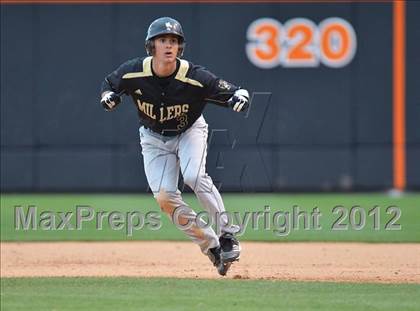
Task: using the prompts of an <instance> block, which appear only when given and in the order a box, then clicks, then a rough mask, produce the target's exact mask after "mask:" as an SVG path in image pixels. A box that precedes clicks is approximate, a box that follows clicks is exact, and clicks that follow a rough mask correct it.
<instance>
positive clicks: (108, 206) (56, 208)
mask: <svg viewBox="0 0 420 311" xmlns="http://www.w3.org/2000/svg"><path fill="white" fill-rule="evenodd" d="M184 197H185V200H186V201H187V202H188V203H189V204H190V206H191V207H192V208H194V209H195V210H200V208H199V206H198V203H197V200H196V199H195V197H194V196H193V195H191V194H188V195H185V196H184ZM223 198H224V202H225V205H226V207H227V209H228V211H230V212H239V213H240V214H239V215H240V216H241V217H243V216H244V214H245V212H257V211H260V212H263V211H264V206H270V214H268V213H267V215H268V216H269V220H270V221H269V222H268V224H269V225H270V228H269V229H268V230H264V227H263V217H261V218H260V219H259V221H256V222H255V223H254V225H255V228H256V230H254V229H253V227H252V217H251V218H250V219H249V223H248V226H247V230H246V231H245V233H244V235H243V236H242V238H241V239H242V240H252V241H273V242H276V241H360V242H420V194H419V193H414V194H407V195H405V196H403V197H399V198H391V197H389V196H387V195H386V194H379V193H373V194H225V195H223ZM18 205H19V206H22V207H23V208H24V210H25V211H26V209H27V208H28V206H29V205H34V206H36V207H37V213H36V214H37V216H38V223H39V220H40V219H39V216H40V213H41V212H42V211H52V212H70V211H73V212H75V210H76V207H77V206H78V205H83V206H90V207H92V208H93V209H94V210H95V211H107V212H110V211H120V212H122V213H123V214H124V215H125V214H126V213H127V212H132V211H139V212H140V213H142V214H143V215H144V214H145V213H147V212H149V211H154V212H155V214H156V215H157V216H159V217H160V220H161V223H162V227H161V228H160V229H159V230H151V229H150V228H149V227H147V226H144V227H143V228H142V229H140V230H135V231H133V235H132V236H127V226H126V225H125V224H122V225H121V228H120V229H119V230H113V229H111V227H110V226H109V224H108V223H107V220H106V217H105V218H104V223H103V229H102V230H96V229H95V226H96V224H97V222H96V220H93V221H91V222H90V223H83V224H82V227H81V229H80V230H75V229H73V230H68V229H65V230H43V229H41V228H39V227H38V228H37V229H36V230H32V229H30V230H23V229H22V228H20V229H19V230H16V229H15V214H14V213H15V206H18ZM337 205H342V206H343V207H344V208H345V209H346V210H348V211H349V210H350V209H351V208H352V206H354V205H359V206H361V208H362V209H363V210H365V212H366V224H365V225H364V228H363V229H362V230H355V229H354V228H352V227H351V226H349V228H348V230H345V231H334V230H332V229H331V227H332V224H333V223H334V221H335V220H336V219H337V218H338V217H339V215H338V214H334V213H333V212H332V210H333V208H334V207H335V206H337ZM293 206H299V210H300V211H306V212H308V213H310V212H311V211H312V210H313V209H314V208H315V207H318V208H319V210H320V212H321V213H322V215H321V216H320V218H319V219H320V226H321V228H322V229H320V230H315V229H314V228H313V226H312V227H310V228H309V230H305V229H304V228H303V219H301V220H300V222H299V228H296V227H295V228H293V227H291V223H290V222H289V225H290V226H289V228H290V232H289V234H284V236H280V235H279V232H278V231H276V230H275V229H276V228H279V227H280V225H282V224H283V222H284V219H285V218H283V217H280V218H279V219H278V222H277V224H278V225H277V226H276V223H275V222H273V214H274V213H275V212H277V211H283V212H286V211H288V212H291V211H292V209H293ZM375 206H379V207H378V209H379V212H380V222H379V224H378V230H375V229H374V228H373V216H368V215H367V214H368V211H369V210H371V209H372V208H374V207H375ZM389 206H397V207H398V208H399V209H400V210H401V217H400V218H399V219H398V221H397V223H398V224H399V225H401V230H386V229H385V225H386V223H387V222H389V221H390V220H391V218H392V215H390V214H387V213H386V209H387V208H388V207H389ZM74 218H75V217H73V218H72V222H71V223H72V224H73V227H74V225H75V221H74V220H75V219H74ZM59 220H60V219H58V220H57V223H56V225H58V223H59V222H60V221H59ZM309 220H310V218H309ZM356 220H357V219H356ZM310 222H311V221H310ZM135 223H136V221H135ZM343 223H345V224H349V218H348V217H347V218H346V219H345V220H344V222H343ZM44 224H45V223H44ZM310 225H313V224H312V223H310ZM1 239H2V240H3V241H46V240H51V241H52V240H184V239H186V238H185V237H184V235H183V233H182V232H180V231H179V230H178V229H177V228H175V226H174V225H173V224H171V223H170V222H169V219H168V218H167V217H166V215H163V214H161V213H160V210H159V208H158V206H157V204H156V202H155V200H154V199H153V197H152V195H150V194H143V195H126V194H121V195H98V194H92V195H89V194H81V195H78V194H49V195H48V194H39V195H12V194H3V195H2V196H1Z"/></svg>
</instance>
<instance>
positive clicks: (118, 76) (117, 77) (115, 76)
mask: <svg viewBox="0 0 420 311" xmlns="http://www.w3.org/2000/svg"><path fill="white" fill-rule="evenodd" d="M136 64H137V62H136V60H129V61H127V62H125V63H123V64H122V65H121V66H120V67H118V68H117V69H116V70H114V71H113V72H111V73H110V74H109V75H107V76H106V77H105V80H104V81H103V82H102V85H101V94H103V93H104V92H107V91H111V92H114V93H117V94H120V95H121V94H123V93H126V89H125V85H124V84H125V81H124V80H123V79H122V77H123V76H124V75H125V74H126V73H128V72H132V71H136V68H135V67H136Z"/></svg>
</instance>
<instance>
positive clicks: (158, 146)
mask: <svg viewBox="0 0 420 311" xmlns="http://www.w3.org/2000/svg"><path fill="white" fill-rule="evenodd" d="M140 140H141V146H142V154H143V162H144V170H145V173H146V177H147V181H148V183H149V187H150V189H151V190H152V192H153V195H154V197H155V198H156V200H157V202H158V204H159V206H160V208H161V210H162V211H163V212H165V213H166V214H167V215H168V216H169V218H170V219H171V221H172V222H173V223H174V224H175V225H176V226H177V227H178V228H179V229H181V230H182V231H183V232H184V233H185V234H186V235H187V236H189V237H190V238H191V239H192V240H193V241H194V242H195V243H196V244H198V245H199V246H200V248H201V251H202V252H203V253H205V254H207V252H208V250H209V249H210V248H213V247H216V246H218V245H219V243H218V238H217V235H216V234H215V232H214V231H213V229H212V228H211V227H207V228H206V226H205V225H206V224H205V223H204V221H202V220H201V221H200V220H196V213H195V212H194V211H193V210H192V209H191V208H190V207H189V206H188V205H187V204H186V203H185V202H184V201H183V200H182V197H181V193H180V191H179V190H178V177H179V161H178V158H177V156H176V153H175V151H176V146H177V141H176V139H175V138H174V139H172V140H171V141H167V142H164V141H162V140H160V139H159V138H157V137H156V135H154V134H152V133H150V132H149V131H148V130H145V129H144V128H141V129H140ZM196 221H197V222H196Z"/></svg>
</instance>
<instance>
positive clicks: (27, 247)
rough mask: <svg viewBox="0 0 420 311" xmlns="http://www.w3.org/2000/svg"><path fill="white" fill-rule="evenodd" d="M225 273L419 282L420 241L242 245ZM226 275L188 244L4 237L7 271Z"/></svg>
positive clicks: (10, 274)
mask: <svg viewBox="0 0 420 311" xmlns="http://www.w3.org/2000/svg"><path fill="white" fill-rule="evenodd" d="M242 248H243V251H242V258H241V261H240V262H239V263H235V264H234V265H233V266H232V268H231V270H230V271H229V274H228V276H227V278H235V279H273V280H302V281H336V282H344V281H349V282H378V283H420V244H362V243H251V242H244V243H242ZM24 276H26V277H35V276H63V277H73V276H130V277H179V278H221V277H220V276H219V275H218V274H217V272H216V270H215V268H214V267H213V266H212V265H211V264H210V262H209V260H208V259H207V257H205V256H203V255H201V253H200V252H199V249H198V247H197V246H195V245H194V244H192V243H189V242H47V243H44V242H35V243H12V242H4V243H1V277H24Z"/></svg>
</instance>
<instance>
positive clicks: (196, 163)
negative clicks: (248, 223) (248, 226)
mask: <svg viewBox="0 0 420 311" xmlns="http://www.w3.org/2000/svg"><path fill="white" fill-rule="evenodd" d="M207 135H208V126H207V123H206V121H205V120H204V118H203V117H200V118H199V119H198V120H197V121H196V122H195V123H194V125H193V126H192V127H191V128H190V129H189V130H188V131H186V132H185V133H183V134H182V135H181V139H180V141H179V150H178V156H179V159H180V164H181V173H182V176H183V177H184V183H185V184H186V185H188V186H189V187H190V188H191V189H192V190H193V191H194V192H195V194H196V196H197V198H198V200H199V202H200V204H201V205H202V206H203V207H204V208H205V209H206V211H208V213H209V214H210V216H211V217H212V218H213V222H214V223H217V224H218V226H219V228H216V229H218V233H219V234H220V233H223V232H230V233H236V232H238V231H239V227H238V226H236V225H232V224H231V221H229V219H228V217H227V213H226V210H225V206H224V204H223V200H222V197H221V195H220V193H219V191H218V190H217V188H216V186H215V185H214V184H213V180H212V179H211V177H210V176H209V175H208V174H207V173H206V157H207Z"/></svg>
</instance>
